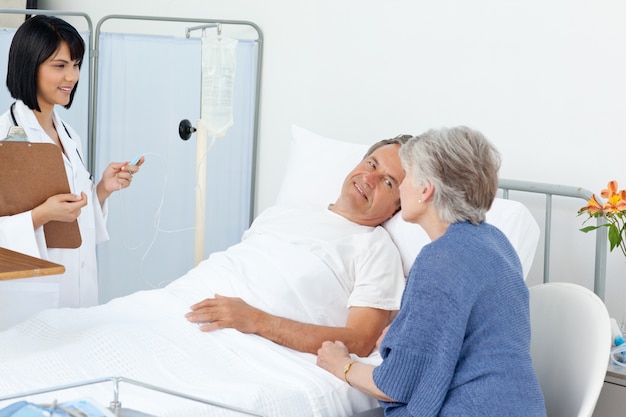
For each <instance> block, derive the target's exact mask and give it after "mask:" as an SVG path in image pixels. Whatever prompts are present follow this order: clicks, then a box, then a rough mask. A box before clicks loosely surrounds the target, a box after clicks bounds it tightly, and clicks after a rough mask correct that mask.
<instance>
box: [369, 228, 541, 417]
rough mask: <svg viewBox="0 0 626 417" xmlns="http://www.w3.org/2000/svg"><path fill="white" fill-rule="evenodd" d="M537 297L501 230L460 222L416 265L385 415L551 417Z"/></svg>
mask: <svg viewBox="0 0 626 417" xmlns="http://www.w3.org/2000/svg"><path fill="white" fill-rule="evenodd" d="M529 349H530V319H529V310H528V289H527V287H526V284H525V283H524V280H523V276H522V267H521V264H520V261H519V258H518V256H517V254H516V252H515V250H514V249H513V247H512V246H511V244H510V243H509V241H508V239H507V238H506V237H505V236H504V234H503V233H502V232H500V230H498V229H497V228H495V227H493V226H491V225H489V224H487V223H481V224H480V225H478V226H474V225H472V224H471V223H469V222H462V223H454V224H452V225H450V227H448V230H447V231H446V233H445V234H444V235H443V236H441V237H440V238H439V239H437V240H435V241H434V242H432V243H430V244H428V245H426V246H425V247H424V248H423V249H422V251H421V252H420V254H419V255H418V256H417V259H416V260H415V263H414V264H413V267H412V268H411V271H410V272H409V276H408V278H407V285H406V288H405V291H404V294H403V298H402V305H401V308H400V312H399V313H398V316H397V317H396V319H395V320H394V322H393V323H392V325H391V327H390V328H389V331H388V332H387V335H386V336H385V339H384V340H383V343H382V345H381V355H382V357H383V359H384V360H383V363H382V364H381V365H380V366H378V367H376V368H375V369H374V382H375V383H376V385H377V386H378V388H380V389H381V390H382V391H383V392H384V393H386V394H387V395H388V396H389V397H391V398H393V399H394V400H396V401H397V402H389V403H387V402H381V405H382V406H383V407H384V408H385V415H386V416H414V417H416V416H419V417H426V416H454V417H460V416H479V417H491V416H493V417H506V416H520V417H521V416H523V417H535V416H540V417H545V415H546V412H545V406H544V402H543V396H542V394H541V391H540V389H539V385H538V382H537V379H536V376H535V373H534V370H533V367H532V362H531V358H530V353H529Z"/></svg>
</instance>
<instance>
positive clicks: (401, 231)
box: [383, 198, 540, 279]
mask: <svg viewBox="0 0 626 417" xmlns="http://www.w3.org/2000/svg"><path fill="white" fill-rule="evenodd" d="M486 221H487V223H490V224H492V225H494V226H496V227H497V228H498V229H500V230H501V231H502V233H504V234H505V235H506V237H507V238H508V239H509V241H510V242H511V244H512V245H513V247H514V248H515V250H516V251H517V255H518V256H519V258H520V262H521V263H522V269H523V272H524V279H526V277H527V276H528V273H529V272H530V267H531V266H532V264H533V259H534V258H535V251H536V249H537V243H538V242H539V234H540V231H539V225H538V224H537V222H536V221H535V218H534V217H533V215H532V214H530V211H528V209H527V208H526V206H525V205H523V204H522V203H520V202H519V201H513V200H505V199H502V198H496V199H495V200H494V202H493V205H492V206H491V209H489V211H488V212H487V219H486ZM383 227H384V228H385V229H387V232H389V234H390V235H391V239H392V240H393V242H394V243H395V244H396V246H397V247H398V250H399V251H400V257H401V258H402V267H403V268H404V275H405V276H406V275H408V274H409V269H411V265H413V261H415V258H416V257H417V254H418V253H419V251H420V250H421V249H422V247H423V246H424V245H426V244H427V243H429V242H430V239H429V238H428V235H427V234H426V232H425V231H424V229H422V227H421V226H420V225H418V224H414V223H408V222H406V221H404V220H403V219H402V212H401V211H400V212H398V213H396V215H395V216H393V217H392V218H391V219H389V220H387V221H386V222H385V223H384V224H383Z"/></svg>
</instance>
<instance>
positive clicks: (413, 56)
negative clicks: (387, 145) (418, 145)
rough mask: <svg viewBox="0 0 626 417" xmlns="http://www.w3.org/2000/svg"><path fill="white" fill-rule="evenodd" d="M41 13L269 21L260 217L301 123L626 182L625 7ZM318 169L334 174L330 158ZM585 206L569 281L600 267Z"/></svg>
mask: <svg viewBox="0 0 626 417" xmlns="http://www.w3.org/2000/svg"><path fill="white" fill-rule="evenodd" d="M39 4H40V8H45V9H57V10H73V11H80V12H85V13H88V14H89V15H90V16H91V17H92V19H93V21H94V23H95V22H97V21H98V20H99V19H100V18H102V17H103V16H105V15H109V14H139V15H158V16H183V17H203V18H211V19H236V20H250V21H253V22H255V23H256V24H258V25H259V26H260V27H261V29H262V30H263V32H264V36H265V60H264V66H263V85H262V89H263V91H262V104H261V126H260V146H259V161H258V163H259V166H258V185H257V187H258V188H257V190H258V196H257V211H259V210H261V209H263V208H265V207H267V206H268V205H270V204H271V203H272V202H273V201H274V199H275V197H276V194H277V192H278V187H279V185H280V181H281V177H282V173H283V170H284V168H285V158H286V155H287V150H288V144H289V130H290V124H291V123H296V124H299V125H301V126H303V127H306V128H309V129H311V130H314V131H316V132H318V133H321V134H325V135H327V136H331V137H335V138H339V139H345V140H350V141H354V142H362V143H371V142H373V141H375V140H378V139H380V138H383V137H390V136H394V135H396V134H399V133H413V134H417V133H420V132H421V131H423V130H425V129H427V128H430V127H439V126H442V125H455V124H466V125H469V126H472V127H475V128H477V129H479V130H481V131H482V132H483V133H485V134H486V135H487V137H489V138H490V139H491V140H492V141H493V142H494V143H495V144H496V145H497V146H498V148H499V149H500V151H501V152H502V154H503V158H504V162H503V166H502V170H501V175H502V176H503V177H508V178H516V179H530V180H536V181H543V182H550V183H564V184H568V185H576V186H581V187H584V188H587V189H590V190H592V191H594V192H599V190H600V189H601V188H603V187H604V186H605V185H606V183H607V182H608V181H609V180H611V179H616V180H618V181H619V182H620V183H621V184H622V185H623V186H626V169H625V164H624V157H625V156H626V140H624V136H625V133H624V132H623V128H622V127H623V120H624V116H625V115H626V100H625V99H624V97H626V25H625V24H624V21H623V18H624V16H626V3H625V2H623V1H622V0H594V1H588V0H525V1H513V0H474V1H471V2H469V1H464V0H440V1H437V2H431V1H428V2H427V1H419V0H418V1H408V0H388V1H385V2H373V1H367V0H366V1H364V0H341V1H336V0H315V1H313V0H310V1H302V0H269V1H258V0H223V1H207V0H151V1H149V2H145V1H137V0H109V1H106V2H85V1H80V0H47V1H46V0H40V2H39ZM163 59H167V57H163ZM312 163H316V164H319V167H320V169H324V165H323V161H312ZM338 180H339V179H338ZM576 208H577V207H573V208H572V209H571V212H569V210H566V211H565V212H564V213H563V216H566V217H567V216H570V215H571V219H570V220H571V224H570V225H568V226H567V227H569V228H571V231H569V232H568V233H569V234H571V241H572V242H571V243H570V239H569V237H568V240H567V241H566V243H562V244H560V245H559V249H561V250H560V251H559V256H558V257H556V258H557V261H558V262H559V265H558V268H559V269H558V271H559V274H560V275H565V276H564V277H563V278H562V279H574V280H576V279H578V280H582V281H583V282H585V283H586V282H587V280H588V278H587V277H586V276H587V275H589V274H588V272H587V269H586V268H591V266H590V265H589V262H588V261H587V260H585V262H584V267H581V266H580V264H579V263H578V259H579V258H580V256H579V253H583V254H584V253H585V252H589V251H590V250H591V249H590V248H588V247H587V246H584V245H586V244H587V243H583V244H580V245H579V244H578V243H576V239H579V238H580V237H579V236H578V235H582V233H580V232H578V231H577V228H578V227H579V226H580V222H581V220H582V219H581V218H576V216H575V212H576ZM589 240H590V239H586V240H585V239H584V238H583V241H585V242H588V241H589ZM581 245H582V246H581ZM579 246H580V247H579ZM571 251H573V255H571V253H572V252H571ZM624 266H625V262H624V259H623V256H621V255H620V254H619V253H617V252H616V253H611V254H610V255H609V284H608V285H607V296H606V301H607V304H608V307H609V310H610V312H611V314H612V315H613V316H616V317H618V318H619V319H621V317H622V314H623V313H622V311H623V307H624V302H625V297H624V295H625V292H626V289H625V288H626V287H625V286H624V281H625V280H626V268H625V267H624ZM581 271H583V272H581ZM582 275H584V276H582ZM576 276H577V278H573V277H576ZM555 279H558V278H556V277H555Z"/></svg>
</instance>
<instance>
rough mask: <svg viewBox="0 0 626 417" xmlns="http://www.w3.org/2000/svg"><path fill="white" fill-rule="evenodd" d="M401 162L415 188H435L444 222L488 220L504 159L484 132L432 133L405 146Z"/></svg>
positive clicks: (453, 130)
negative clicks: (486, 218)
mask: <svg viewBox="0 0 626 417" xmlns="http://www.w3.org/2000/svg"><path fill="white" fill-rule="evenodd" d="M400 159H401V160H402V164H403V166H404V168H405V169H406V170H407V174H409V173H411V174H412V178H413V183H414V184H415V185H417V186H419V185H424V186H427V185H428V184H432V185H434V187H435V190H434V193H433V200H432V202H433V205H434V207H435V209H436V210H437V212H438V213H439V218H440V219H441V220H442V221H444V222H448V223H456V222H459V221H466V220H467V221H470V222H471V223H472V224H478V223H480V222H483V221H484V220H485V216H486V214H487V210H489V208H490V207H491V204H492V203H493V200H494V198H495V197H496V193H497V191H498V171H499V169H500V163H501V158H500V153H499V152H498V150H497V149H496V148H495V147H494V146H493V145H492V144H491V143H490V142H489V141H488V140H487V138H485V136H483V134H482V133H480V132H478V131H476V130H473V129H470V128H468V127H465V126H457V127H453V128H443V129H439V130H434V129H433V130H429V131H427V132H425V133H423V134H421V135H419V136H417V137H415V138H413V139H411V140H409V141H408V142H407V143H406V144H404V145H403V146H402V147H401V148H400Z"/></svg>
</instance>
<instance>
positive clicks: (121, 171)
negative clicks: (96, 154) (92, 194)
mask: <svg viewBox="0 0 626 417" xmlns="http://www.w3.org/2000/svg"><path fill="white" fill-rule="evenodd" d="M144 162H145V158H144V157H143V156H142V157H141V158H140V159H139V162H137V164H136V165H129V164H128V162H111V163H110V164H109V166H107V167H106V169H105V170H104V172H103V173H102V179H101V180H100V182H99V183H98V185H97V187H96V192H97V193H98V200H99V201H100V204H104V201H105V200H106V199H107V198H109V196H110V195H111V193H112V192H114V191H118V190H121V189H123V188H126V187H128V186H130V184H131V183H132V180H133V175H135V174H136V173H137V172H139V167H140V166H141V165H143V163H144Z"/></svg>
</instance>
